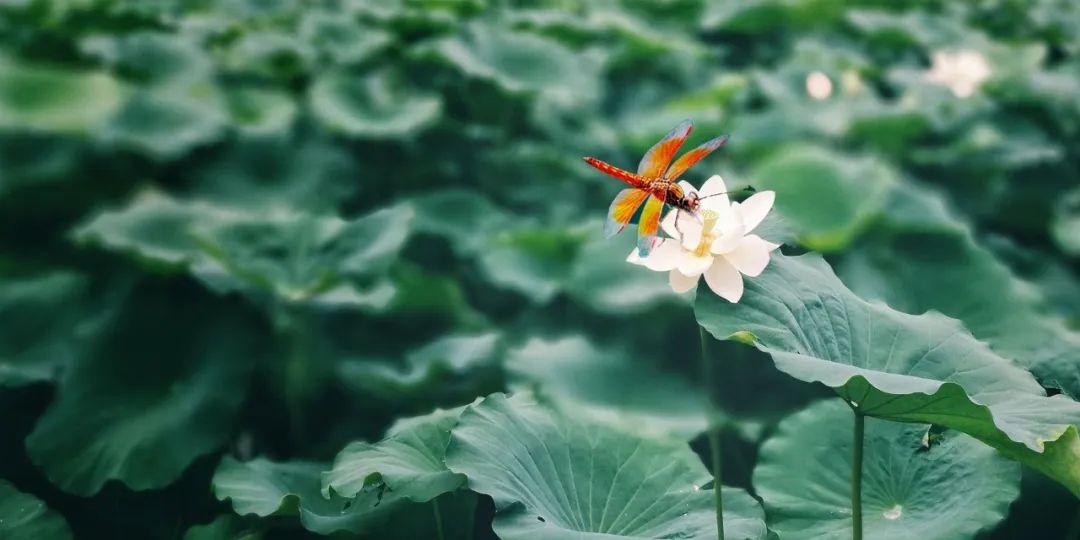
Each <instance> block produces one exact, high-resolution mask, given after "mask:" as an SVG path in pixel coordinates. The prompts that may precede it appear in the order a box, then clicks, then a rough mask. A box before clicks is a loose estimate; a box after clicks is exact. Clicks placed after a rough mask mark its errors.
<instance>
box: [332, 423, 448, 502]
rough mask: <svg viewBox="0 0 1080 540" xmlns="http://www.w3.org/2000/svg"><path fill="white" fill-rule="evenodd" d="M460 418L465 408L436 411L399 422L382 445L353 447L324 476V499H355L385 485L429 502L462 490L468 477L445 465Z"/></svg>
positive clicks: (352, 444) (358, 444)
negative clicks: (452, 432)
mask: <svg viewBox="0 0 1080 540" xmlns="http://www.w3.org/2000/svg"><path fill="white" fill-rule="evenodd" d="M460 414H461V409H460V408H458V409H453V410H448V411H444V410H441V409H440V410H436V411H435V412H433V413H430V414H427V415H424V416H420V417H416V418H410V419H408V421H407V422H398V423H396V424H395V425H394V427H393V428H392V429H391V430H390V433H389V436H387V437H386V438H385V439H383V440H381V441H379V442H377V443H374V444H372V443H367V442H353V443H350V444H349V445H348V446H346V447H345V449H344V450H342V451H341V452H339V453H338V455H337V457H336V458H334V465H333V468H331V469H330V471H329V472H325V473H323V475H322V489H323V496H324V497H328V498H329V497H331V495H332V494H335V493H336V494H338V495H340V496H342V497H347V498H352V497H356V496H357V495H358V494H359V493H360V492H361V491H363V490H364V489H365V488H370V487H373V486H374V487H378V486H385V488H386V489H387V490H389V491H390V492H391V493H393V494H394V495H396V496H398V497H403V498H406V499H409V500H412V501H416V502H426V501H430V500H431V499H434V498H435V497H438V496H440V495H442V494H444V493H450V492H452V491H454V490H456V489H458V488H459V487H462V486H463V485H464V484H465V477H464V476H462V475H460V474H455V473H452V472H450V471H449V470H448V469H447V468H446V464H445V463H443V460H444V459H445V457H446V445H447V444H448V443H449V442H450V430H451V429H453V427H454V426H455V425H456V424H457V420H458V416H459V415H460Z"/></svg>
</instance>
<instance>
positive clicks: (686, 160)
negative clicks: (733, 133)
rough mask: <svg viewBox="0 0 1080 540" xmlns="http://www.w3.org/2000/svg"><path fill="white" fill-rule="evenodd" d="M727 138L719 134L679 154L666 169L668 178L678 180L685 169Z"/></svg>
mask: <svg viewBox="0 0 1080 540" xmlns="http://www.w3.org/2000/svg"><path fill="white" fill-rule="evenodd" d="M727 140H728V136H727V135H721V136H720V137H717V138H715V139H712V140H710V141H706V142H705V143H704V144H702V145H701V146H699V147H697V148H695V149H693V150H691V151H689V152H687V153H685V154H683V155H681V156H679V159H677V160H675V163H673V164H671V168H670V169H668V171H667V178H668V180H671V181H675V180H678V179H679V177H680V176H682V173H684V172H686V171H687V169H689V168H690V167H693V166H694V164H695V163H697V162H699V161H701V160H702V159H703V158H704V157H705V156H707V155H709V154H711V153H712V152H713V150H716V149H717V148H720V147H721V146H723V145H724V143H726V142H727Z"/></svg>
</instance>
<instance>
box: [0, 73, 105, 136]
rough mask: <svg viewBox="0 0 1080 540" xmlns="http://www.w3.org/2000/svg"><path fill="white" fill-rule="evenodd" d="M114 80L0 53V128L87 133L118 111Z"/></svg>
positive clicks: (102, 75)
mask: <svg viewBox="0 0 1080 540" xmlns="http://www.w3.org/2000/svg"><path fill="white" fill-rule="evenodd" d="M124 93H125V92H124V89H123V87H122V85H121V84H120V82H119V81H117V80H116V79H114V78H112V77H111V76H109V75H107V74H105V73H102V72H96V71H74V70H65V69H61V68H59V67H49V66H45V65H35V64H29V63H22V62H17V61H15V60H12V59H10V58H7V57H5V56H3V55H0V128H3V129H17V130H29V131H46V132H60V133H89V132H92V131H93V130H95V129H97V128H100V127H101V126H102V125H104V123H105V122H106V121H107V120H108V119H109V118H110V117H111V116H112V115H113V114H114V113H115V112H116V111H117V109H118V108H119V107H120V104H121V102H122V101H123V97H124Z"/></svg>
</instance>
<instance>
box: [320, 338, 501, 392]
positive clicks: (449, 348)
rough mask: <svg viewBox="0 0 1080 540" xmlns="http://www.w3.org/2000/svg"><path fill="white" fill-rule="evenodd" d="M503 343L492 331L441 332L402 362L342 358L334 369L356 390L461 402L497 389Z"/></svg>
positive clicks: (410, 353) (499, 378) (499, 380)
mask: <svg viewBox="0 0 1080 540" xmlns="http://www.w3.org/2000/svg"><path fill="white" fill-rule="evenodd" d="M502 355H503V346H502V343H501V341H500V339H499V335H498V334H495V333H484V334H471V335H466V334H460V335H450V336H444V337H441V338H439V339H436V340H435V341H432V342H431V343H428V344H426V345H424V346H422V347H420V348H418V349H416V350H414V351H411V352H409V353H408V354H407V355H406V356H405V365H404V366H398V365H396V364H394V363H391V362H386V361H381V360H376V359H359V360H351V361H346V362H343V363H342V364H341V365H340V366H339V368H338V369H339V372H340V374H341V376H342V378H343V379H345V382H346V383H347V384H348V385H350V386H351V387H353V388H355V389H356V390H358V391H359V392H361V393H363V394H365V395H368V396H374V397H377V398H380V399H382V400H387V401H391V402H398V403H404V402H408V401H411V402H413V404H417V403H435V404H443V403H455V402H456V403H461V402H462V401H463V400H464V401H467V400H469V399H471V398H472V397H473V396H476V395H478V394H483V393H487V392H489V391H491V390H492V389H494V388H499V386H500V384H499V383H500V382H501V376H500V374H499V360H500V359H501V358H502Z"/></svg>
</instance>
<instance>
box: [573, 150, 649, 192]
mask: <svg viewBox="0 0 1080 540" xmlns="http://www.w3.org/2000/svg"><path fill="white" fill-rule="evenodd" d="M582 159H584V160H585V163H588V164H589V165H592V166H593V167H596V169H597V170H599V171H600V172H602V173H604V174H607V175H610V176H614V177H615V178H618V179H619V180H622V181H623V182H626V183H627V184H630V185H631V186H634V187H636V188H640V187H644V186H645V181H644V180H642V178H641V177H640V176H638V175H636V174H634V173H632V172H630V171H624V170H622V169H620V168H618V167H616V166H614V165H612V164H610V163H607V162H604V161H600V160H599V159H596V158H594V157H585V158H582Z"/></svg>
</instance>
